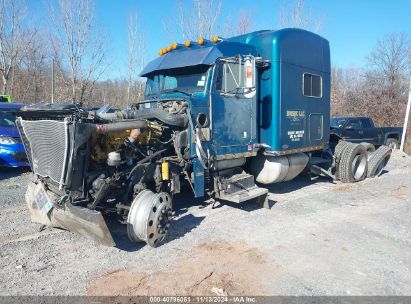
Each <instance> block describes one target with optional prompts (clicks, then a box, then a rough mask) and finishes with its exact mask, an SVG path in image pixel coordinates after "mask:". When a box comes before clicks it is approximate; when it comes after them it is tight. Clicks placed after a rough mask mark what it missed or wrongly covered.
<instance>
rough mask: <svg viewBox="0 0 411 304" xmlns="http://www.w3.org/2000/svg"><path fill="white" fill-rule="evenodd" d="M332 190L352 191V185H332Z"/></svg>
mask: <svg viewBox="0 0 411 304" xmlns="http://www.w3.org/2000/svg"><path fill="white" fill-rule="evenodd" d="M332 190H333V191H336V192H352V191H353V190H354V185H352V184H344V185H341V186H337V187H333V188H332Z"/></svg>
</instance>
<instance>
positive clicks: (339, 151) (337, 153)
mask: <svg viewBox="0 0 411 304" xmlns="http://www.w3.org/2000/svg"><path fill="white" fill-rule="evenodd" d="M349 145H352V143H350V142H348V141H344V140H340V141H339V142H338V144H337V145H336V146H335V150H334V158H335V165H336V168H335V179H336V180H338V179H339V178H340V173H339V171H340V170H339V167H340V165H339V164H340V162H341V154H342V153H343V152H344V150H345V149H346V148H347V147H348V146H349Z"/></svg>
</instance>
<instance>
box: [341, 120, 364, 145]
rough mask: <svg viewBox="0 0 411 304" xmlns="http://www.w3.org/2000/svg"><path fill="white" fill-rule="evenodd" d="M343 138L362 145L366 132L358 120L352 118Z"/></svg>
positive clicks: (346, 124) (346, 126) (345, 127)
mask: <svg viewBox="0 0 411 304" xmlns="http://www.w3.org/2000/svg"><path fill="white" fill-rule="evenodd" d="M342 135H343V138H344V139H345V140H347V141H351V142H354V143H360V142H362V141H363V135H364V131H363V130H362V128H361V121H360V120H359V119H358V118H350V119H348V120H347V122H346V123H345V125H344V129H343V134H342Z"/></svg>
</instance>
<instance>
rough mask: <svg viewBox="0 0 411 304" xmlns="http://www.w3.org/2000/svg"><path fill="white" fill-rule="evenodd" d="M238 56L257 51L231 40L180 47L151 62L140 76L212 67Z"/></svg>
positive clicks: (252, 53)
mask: <svg viewBox="0 0 411 304" xmlns="http://www.w3.org/2000/svg"><path fill="white" fill-rule="evenodd" d="M238 54H248V55H256V50H255V48H254V47H252V46H250V45H246V44H243V43H239V42H233V41H229V40H223V41H221V42H218V43H213V42H211V41H206V42H205V44H204V46H200V45H196V44H194V43H193V45H192V46H190V47H185V46H180V47H179V48H178V49H176V50H173V51H170V52H168V53H167V54H165V55H162V56H160V57H158V58H156V59H154V60H153V61H151V62H149V63H148V64H147V66H146V67H145V68H144V69H143V71H142V72H141V73H140V76H142V77H147V76H150V74H152V73H154V72H157V71H162V70H168V69H175V68H184V67H188V66H197V65H212V64H214V63H215V61H216V59H217V58H220V57H231V56H235V55H238Z"/></svg>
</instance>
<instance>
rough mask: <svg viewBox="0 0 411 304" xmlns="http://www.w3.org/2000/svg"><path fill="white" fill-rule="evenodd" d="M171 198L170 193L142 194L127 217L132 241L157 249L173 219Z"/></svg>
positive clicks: (134, 201) (136, 198)
mask: <svg viewBox="0 0 411 304" xmlns="http://www.w3.org/2000/svg"><path fill="white" fill-rule="evenodd" d="M171 208H172V204H171V196H170V195H169V194H168V193H165V192H160V193H153V192H152V191H150V190H143V191H142V192H140V193H139V194H138V195H137V196H136V197H135V199H134V200H133V203H132V204H131V207H130V211H129V213H128V217H127V233H128V237H129V239H130V240H131V241H137V242H138V241H143V242H146V243H147V244H148V245H150V246H152V247H156V246H157V245H158V244H159V243H160V242H161V241H163V240H164V238H165V237H166V234H167V232H168V229H169V228H170V224H171V218H172V210H171Z"/></svg>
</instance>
